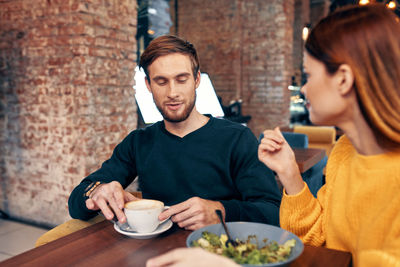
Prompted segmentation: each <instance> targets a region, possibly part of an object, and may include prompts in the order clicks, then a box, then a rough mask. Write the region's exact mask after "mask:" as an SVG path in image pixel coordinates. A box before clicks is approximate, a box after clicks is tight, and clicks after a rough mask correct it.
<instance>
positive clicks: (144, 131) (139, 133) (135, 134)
mask: <svg viewBox="0 0 400 267" xmlns="http://www.w3.org/2000/svg"><path fill="white" fill-rule="evenodd" d="M160 124H161V122H160V121H159V122H156V123H154V124H151V125H147V126H145V127H143V128H139V129H135V130H133V131H131V132H130V133H129V134H128V136H127V138H146V137H153V136H154V135H155V134H156V133H157V132H158V131H160Z"/></svg>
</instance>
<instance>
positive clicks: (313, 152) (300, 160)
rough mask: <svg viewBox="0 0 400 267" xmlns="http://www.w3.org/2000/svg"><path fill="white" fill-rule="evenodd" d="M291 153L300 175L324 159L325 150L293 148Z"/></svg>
mask: <svg viewBox="0 0 400 267" xmlns="http://www.w3.org/2000/svg"><path fill="white" fill-rule="evenodd" d="M293 152H294V155H295V157H296V162H297V165H298V166H299V169H300V172H301V173H303V172H305V171H307V170H309V169H310V168H311V167H312V166H314V165H315V164H316V163H318V162H319V161H320V160H321V159H323V158H324V157H325V150H323V149H319V148H293Z"/></svg>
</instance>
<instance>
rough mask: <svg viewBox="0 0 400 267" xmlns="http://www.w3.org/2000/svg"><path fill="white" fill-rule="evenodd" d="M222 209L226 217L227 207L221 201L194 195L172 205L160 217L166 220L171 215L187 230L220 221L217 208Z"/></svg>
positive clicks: (172, 218)
mask: <svg viewBox="0 0 400 267" xmlns="http://www.w3.org/2000/svg"><path fill="white" fill-rule="evenodd" d="M217 209H219V210H221V211H222V215H223V217H225V208H224V206H223V205H222V203H221V202H219V201H212V200H206V199H202V198H199V197H192V198H189V199H188V200H186V201H184V202H182V203H179V204H176V205H174V206H171V207H170V208H169V209H167V210H166V211H164V212H163V213H161V214H160V216H159V217H158V219H159V220H160V221H162V220H165V219H166V218H168V217H170V216H171V220H172V221H173V222H175V223H177V224H178V225H179V227H182V228H185V229H186V230H197V229H199V228H201V227H204V226H206V225H209V224H215V223H219V219H218V216H217V214H216V213H215V210H217Z"/></svg>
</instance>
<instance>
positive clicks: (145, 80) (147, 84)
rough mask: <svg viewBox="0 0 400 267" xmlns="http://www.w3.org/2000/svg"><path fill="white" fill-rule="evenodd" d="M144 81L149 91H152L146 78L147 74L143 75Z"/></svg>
mask: <svg viewBox="0 0 400 267" xmlns="http://www.w3.org/2000/svg"><path fill="white" fill-rule="evenodd" d="M144 82H145V83H146V87H147V90H149V92H150V93H152V92H151V87H150V83H149V80H148V79H147V76H144Z"/></svg>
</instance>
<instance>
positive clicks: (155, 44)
mask: <svg viewBox="0 0 400 267" xmlns="http://www.w3.org/2000/svg"><path fill="white" fill-rule="evenodd" d="M174 53H179V54H183V55H187V56H189V58H190V61H191V64H192V72H193V77H194V79H195V80H196V78H197V72H198V71H199V69H200V63H199V58H198V57H197V52H196V49H195V48H194V46H193V45H192V44H191V43H189V42H188V41H185V40H183V39H181V38H179V37H176V36H173V35H164V36H160V37H158V38H156V39H154V40H153V41H151V42H150V44H149V46H148V47H147V48H146V50H145V51H144V52H143V54H142V56H141V57H140V62H139V67H140V68H143V70H144V72H145V74H146V78H147V81H148V82H150V77H149V71H148V67H149V66H150V65H151V63H153V62H154V61H155V60H156V59H157V58H159V57H161V56H166V55H169V54H174Z"/></svg>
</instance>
